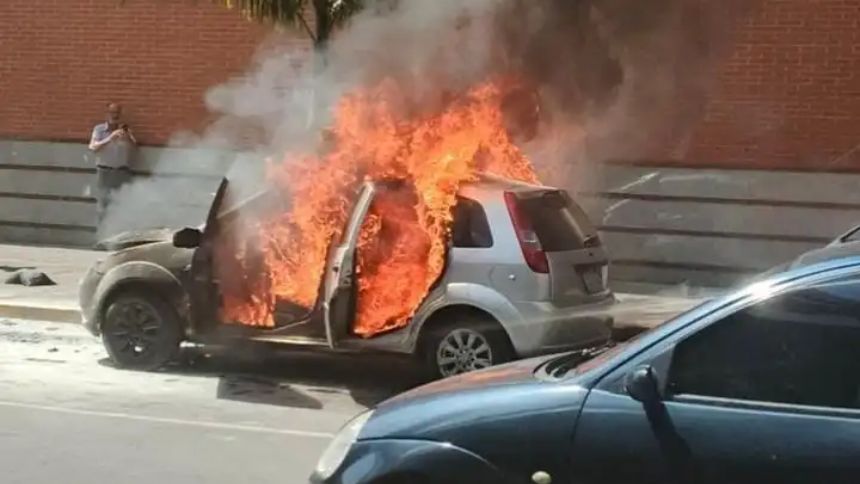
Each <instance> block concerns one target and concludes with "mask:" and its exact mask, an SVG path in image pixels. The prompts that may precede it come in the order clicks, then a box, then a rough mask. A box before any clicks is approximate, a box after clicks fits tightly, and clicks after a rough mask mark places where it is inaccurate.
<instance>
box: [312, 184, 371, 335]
mask: <svg viewBox="0 0 860 484" xmlns="http://www.w3.org/2000/svg"><path fill="white" fill-rule="evenodd" d="M374 193H375V187H374V185H373V184H372V183H371V182H365V183H364V184H363V185H362V187H361V190H360V191H359V194H358V198H357V201H356V203H355V206H354V208H353V210H352V214H351V215H350V217H349V221H348V222H347V225H346V227H345V229H344V232H343V235H342V236H341V240H340V241H339V242H338V244H337V245H336V246H335V247H334V248H333V249H332V251H331V253H330V256H329V261H328V264H327V265H326V273H325V283H324V287H323V320H324V323H325V332H326V339H327V340H328V344H329V346H330V347H332V348H335V347H337V346H338V343H339V342H340V341H341V340H343V338H344V337H346V336H347V334H348V332H349V327H350V325H351V324H352V322H353V320H354V318H355V310H356V302H357V294H358V291H357V286H356V250H357V248H358V236H359V233H360V232H361V225H362V223H363V222H364V219H365V217H366V216H367V212H368V211H369V210H370V204H371V203H372V202H373V196H374Z"/></svg>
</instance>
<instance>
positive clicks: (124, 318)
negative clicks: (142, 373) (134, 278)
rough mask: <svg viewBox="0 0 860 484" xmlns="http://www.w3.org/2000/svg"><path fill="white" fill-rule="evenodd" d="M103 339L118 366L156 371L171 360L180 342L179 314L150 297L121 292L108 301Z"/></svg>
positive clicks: (102, 329)
mask: <svg viewBox="0 0 860 484" xmlns="http://www.w3.org/2000/svg"><path fill="white" fill-rule="evenodd" d="M101 333H102V342H103V343H104V345H105V349H106V350H107V352H108V355H109V356H110V359H111V360H113V362H114V363H115V364H116V365H117V366H118V367H120V368H129V369H135V370H155V369H157V368H159V367H161V366H163V365H164V364H165V363H167V362H168V361H170V360H171V359H173V358H174V357H175V356H176V355H177V353H178V351H179V343H180V342H181V341H182V327H181V326H180V323H179V316H178V315H177V314H176V311H175V310H174V309H173V307H171V306H170V305H169V304H167V303H166V302H164V301H163V300H162V299H159V298H157V297H153V296H144V295H139V294H123V295H121V296H119V297H117V298H116V299H114V300H113V301H111V302H110V303H109V304H108V307H107V309H106V310H105V312H104V316H103V318H102V327H101Z"/></svg>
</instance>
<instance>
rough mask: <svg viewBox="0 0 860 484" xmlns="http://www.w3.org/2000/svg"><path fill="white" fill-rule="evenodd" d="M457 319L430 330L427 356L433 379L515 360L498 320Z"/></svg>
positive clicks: (425, 354) (480, 318) (425, 353)
mask: <svg viewBox="0 0 860 484" xmlns="http://www.w3.org/2000/svg"><path fill="white" fill-rule="evenodd" d="M458 319H459V320H458V321H455V322H452V323H448V324H441V325H438V326H435V325H434V326H433V327H430V328H428V330H429V332H430V333H429V338H427V343H426V344H425V347H424V357H425V360H426V363H427V367H428V370H429V371H430V372H431V374H432V376H434V377H435V378H444V377H448V376H453V375H459V374H462V373H467V372H470V371H474V370H482V369H484V368H489V367H491V366H493V365H498V364H500V363H505V362H507V361H510V360H512V359H513V357H514V352H513V349H512V348H511V343H510V341H509V340H508V335H507V334H506V333H505V330H504V329H503V328H502V327H501V326H500V325H499V324H498V323H497V322H496V321H493V320H491V319H489V318H484V317H476V316H469V317H463V318H461V319H460V318H458Z"/></svg>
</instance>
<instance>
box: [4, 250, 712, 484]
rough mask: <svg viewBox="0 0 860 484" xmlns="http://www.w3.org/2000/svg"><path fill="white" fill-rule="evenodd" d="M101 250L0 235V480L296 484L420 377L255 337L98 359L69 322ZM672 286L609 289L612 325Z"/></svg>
mask: <svg viewBox="0 0 860 484" xmlns="http://www.w3.org/2000/svg"><path fill="white" fill-rule="evenodd" d="M104 256H105V253H103V252H94V251H87V250H74V249H57V248H44V247H23V246H15V245H2V244H0V276H2V275H3V274H4V272H5V273H9V272H11V271H13V270H15V269H18V268H25V267H26V268H30V267H33V268H38V269H40V270H43V271H44V272H46V273H47V274H48V275H49V276H50V277H51V278H53V279H54V280H55V281H57V283H58V284H57V285H56V286H49V287H22V286H14V285H7V284H0V483H3V484H17V483H27V484H33V483H42V482H55V481H61V482H63V483H64V484H75V483H87V484H91V483H93V482H117V483H132V484H134V483H146V484H151V483H152V482H164V483H173V482H177V483H179V482H181V483H196V482H200V483H204V482H205V483H207V484H220V483H225V484H226V483H235V482H254V483H256V484H265V483H268V482H272V483H274V482H278V483H293V482H306V480H307V476H308V475H309V474H310V472H311V470H312V469H313V466H314V465H315V463H316V460H317V458H318V457H319V455H320V453H321V452H322V450H323V449H324V448H325V446H326V444H327V443H328V441H329V439H330V438H331V437H332V435H333V434H334V433H335V432H337V430H338V429H339V428H340V426H341V425H342V424H343V423H344V422H346V421H347V420H348V419H349V418H350V417H352V416H353V415H355V414H357V413H358V412H360V411H362V410H363V409H365V408H367V407H371V406H373V405H375V404H376V403H378V402H380V401H381V400H384V399H385V398H387V397H389V396H392V395H395V394H397V393H399V392H401V391H403V390H406V389H408V388H411V387H414V386H416V385H418V384H420V383H421V382H422V378H421V376H420V372H419V371H418V370H417V369H416V368H415V367H414V365H413V364H412V363H411V362H410V360H407V359H403V358H398V357H393V356H376V355H373V356H371V355H361V356H336V355H328V354H314V353H309V352H295V351H293V352H285V351H283V350H277V351H276V350H274V349H273V348H271V347H262V346H257V347H254V348H250V349H246V350H245V351H243V352H241V353H231V354H225V353H223V352H219V351H215V350H207V351H210V353H208V354H203V353H202V351H199V350H197V351H187V352H186V353H187V354H188V355H190V356H188V357H186V358H183V361H181V362H180V363H179V364H176V365H174V366H171V367H169V368H167V369H165V370H163V371H159V372H154V373H143V372H133V371H122V370H118V369H116V368H113V367H111V364H110V362H109V360H107V358H106V355H105V352H104V349H103V348H102V345H101V343H100V341H98V340H97V339H96V338H94V337H92V336H91V335H89V334H88V333H86V332H85V331H84V330H83V328H81V327H80V325H78V324H68V323H74V322H77V321H79V318H80V315H79V310H78V308H77V288H78V280H80V278H81V277H82V276H83V274H84V273H85V272H86V270H87V269H88V268H89V267H90V265H91V264H93V263H94V262H95V261H96V260H98V259H99V258H101V257H104ZM679 296H689V294H687V292H686V291H677V290H675V289H674V288H669V289H668V290H665V289H664V290H662V291H661V292H660V293H659V294H650V295H644V294H629V293H622V294H618V297H619V300H620V302H619V304H617V305H616V306H615V307H614V308H613V309H612V313H613V315H614V316H615V321H616V326H617V327H618V329H619V332H618V333H619V335H621V336H622V337H628V336H630V335H632V334H635V333H636V332H639V331H642V330H645V329H647V328H650V327H654V326H656V325H658V324H660V323H662V322H663V321H665V320H666V319H668V318H670V317H671V316H672V315H674V314H677V313H679V312H681V311H684V310H686V309H687V308H689V307H691V306H693V305H695V304H697V303H698V302H699V301H700V300H701V299H702V295H701V294H699V295H697V296H698V297H696V298H690V297H679Z"/></svg>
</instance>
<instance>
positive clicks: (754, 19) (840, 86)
mask: <svg viewBox="0 0 860 484" xmlns="http://www.w3.org/2000/svg"><path fill="white" fill-rule="evenodd" d="M858 144H860V0H759V6H758V8H757V9H756V10H754V11H753V15H752V16H751V17H749V18H747V19H746V20H745V22H744V23H743V24H742V25H739V26H738V27H737V33H736V36H735V44H734V47H733V50H732V55H731V57H730V58H729V59H728V61H727V62H726V63H725V65H724V66H722V68H721V69H720V70H719V79H718V84H717V86H716V89H715V91H714V92H713V94H712V95H711V98H710V101H709V104H708V107H707V114H706V116H705V119H704V120H703V121H702V122H701V124H700V125H699V126H698V127H697V129H696V130H695V132H694V136H693V139H692V144H691V149H690V150H689V151H688V153H687V154H686V156H685V157H684V160H683V162H684V163H685V164H707V165H716V166H726V167H761V168H799V169H809V170H844V169H848V170H854V171H857V170H860V147H858ZM855 148H857V149H856V150H854V149H855ZM852 150H854V153H853V155H852V154H849V152H851V151H852Z"/></svg>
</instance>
